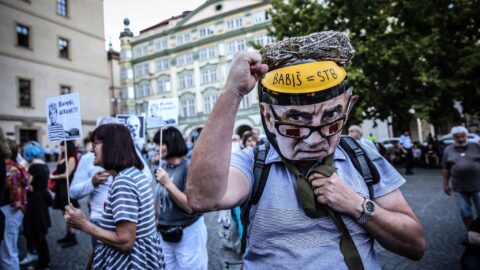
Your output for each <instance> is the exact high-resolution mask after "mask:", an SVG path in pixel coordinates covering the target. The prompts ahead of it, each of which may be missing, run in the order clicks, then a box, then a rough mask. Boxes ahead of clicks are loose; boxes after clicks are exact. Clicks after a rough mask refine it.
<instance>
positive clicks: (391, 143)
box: [381, 137, 400, 153]
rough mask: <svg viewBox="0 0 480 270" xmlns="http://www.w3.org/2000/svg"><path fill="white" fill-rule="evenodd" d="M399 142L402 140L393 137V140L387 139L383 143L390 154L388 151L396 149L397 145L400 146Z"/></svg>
mask: <svg viewBox="0 0 480 270" xmlns="http://www.w3.org/2000/svg"><path fill="white" fill-rule="evenodd" d="M399 141H400V138H398V137H393V138H387V139H385V140H383V141H382V142H381V143H382V144H383V146H384V147H385V149H387V153H388V151H390V150H392V149H393V148H394V147H395V145H397V144H398V142H399Z"/></svg>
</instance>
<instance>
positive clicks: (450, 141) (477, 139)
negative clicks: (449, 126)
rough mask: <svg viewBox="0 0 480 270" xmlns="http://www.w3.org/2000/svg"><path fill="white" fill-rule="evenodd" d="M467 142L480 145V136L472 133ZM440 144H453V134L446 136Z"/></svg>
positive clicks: (441, 139)
mask: <svg viewBox="0 0 480 270" xmlns="http://www.w3.org/2000/svg"><path fill="white" fill-rule="evenodd" d="M467 140H468V141H469V142H476V143H480V136H478V135H477V134H475V133H470V134H468V137H467ZM440 142H441V143H443V144H445V145H450V144H453V138H452V135H451V134H447V135H444V136H442V137H441V138H440Z"/></svg>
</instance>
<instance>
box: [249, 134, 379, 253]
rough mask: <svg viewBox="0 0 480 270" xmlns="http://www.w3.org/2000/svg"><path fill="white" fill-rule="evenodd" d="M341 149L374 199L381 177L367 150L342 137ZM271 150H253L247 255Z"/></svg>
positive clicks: (268, 167) (265, 144) (268, 148)
mask: <svg viewBox="0 0 480 270" xmlns="http://www.w3.org/2000/svg"><path fill="white" fill-rule="evenodd" d="M340 147H341V148H342V149H343V150H344V151H345V152H346V153H347V155H348V156H349V158H350V160H351V161H352V162H353V166H354V167H355V169H357V171H358V172H359V173H360V175H362V177H363V179H364V181H365V184H366V185H367V187H368V193H369V195H370V198H374V197H375V193H374V189H373V185H374V184H376V183H378V182H379V181H380V175H379V173H378V170H377V168H376V167H375V165H374V164H373V162H372V161H371V160H370V158H369V157H368V155H367V154H366V152H365V150H364V149H363V148H362V147H361V146H360V144H359V143H358V142H357V141H356V140H355V139H353V138H351V137H349V136H342V137H341V139H340ZM269 150H270V144H269V143H268V142H267V143H264V144H261V145H258V146H257V147H255V148H254V150H253V153H254V158H255V162H254V164H253V178H254V181H253V186H252V197H251V199H250V200H249V201H248V202H247V205H246V206H245V208H244V209H242V224H243V228H244V230H243V235H242V247H241V250H242V253H245V249H246V246H247V231H248V226H249V225H250V224H249V223H250V210H251V209H252V206H254V205H256V204H257V203H258V201H259V200H260V197H262V194H263V190H264V189H265V184H266V183H267V178H268V174H269V172H270V166H271V164H265V159H266V158H267V154H268V151H269Z"/></svg>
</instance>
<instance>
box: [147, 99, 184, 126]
mask: <svg viewBox="0 0 480 270" xmlns="http://www.w3.org/2000/svg"><path fill="white" fill-rule="evenodd" d="M176 125H178V98H162V99H156V100H150V101H149V102H148V111H147V126H148V128H159V127H162V126H163V127H171V126H176Z"/></svg>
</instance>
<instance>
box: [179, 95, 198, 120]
mask: <svg viewBox="0 0 480 270" xmlns="http://www.w3.org/2000/svg"><path fill="white" fill-rule="evenodd" d="M189 116H195V96H194V95H188V96H186V97H182V98H180V117H182V118H184V117H189Z"/></svg>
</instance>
